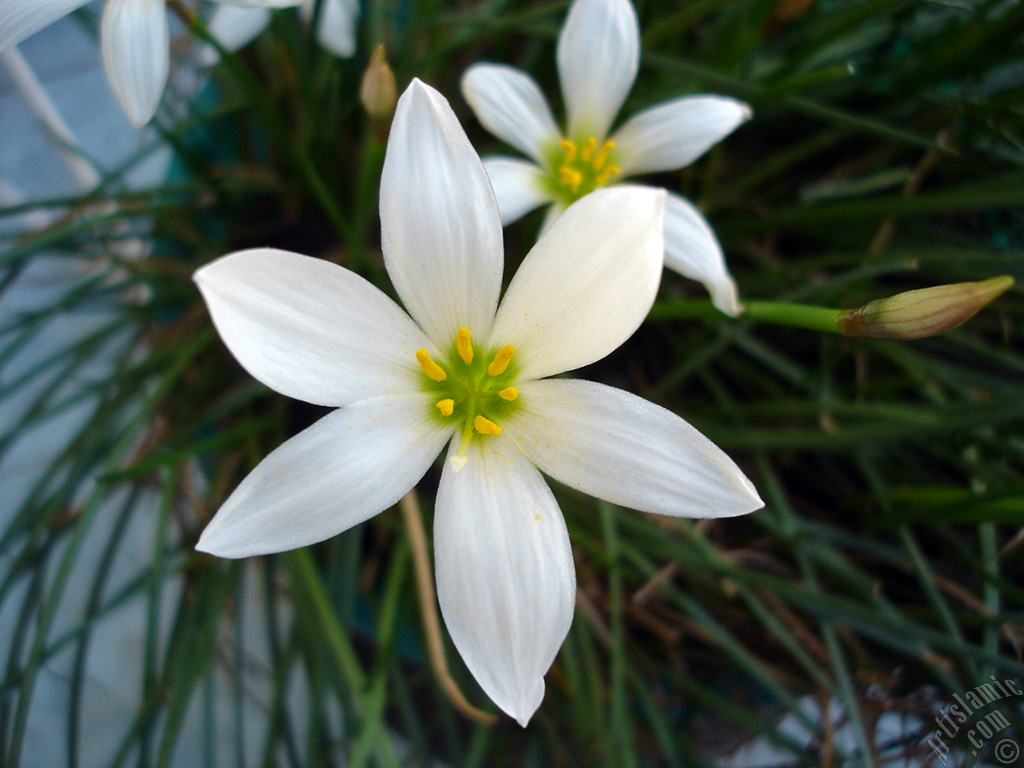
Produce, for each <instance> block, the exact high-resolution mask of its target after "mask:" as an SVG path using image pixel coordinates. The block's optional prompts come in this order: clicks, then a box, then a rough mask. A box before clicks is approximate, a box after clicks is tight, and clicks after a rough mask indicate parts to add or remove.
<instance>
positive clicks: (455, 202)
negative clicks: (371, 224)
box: [195, 80, 761, 725]
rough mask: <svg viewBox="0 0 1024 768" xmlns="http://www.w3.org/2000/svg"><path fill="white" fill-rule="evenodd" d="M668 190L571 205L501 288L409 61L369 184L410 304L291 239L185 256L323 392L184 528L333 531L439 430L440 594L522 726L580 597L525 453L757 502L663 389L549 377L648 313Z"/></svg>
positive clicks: (583, 475) (249, 358) (575, 468)
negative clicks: (309, 417)
mask: <svg viewBox="0 0 1024 768" xmlns="http://www.w3.org/2000/svg"><path fill="white" fill-rule="evenodd" d="M663 199H664V192H663V191H661V190H653V189H644V188H642V187H620V188H616V189H611V190H603V191H600V192H597V193H595V194H593V195H590V196H588V197H587V198H585V199H583V200H581V201H580V202H578V203H576V204H574V205H572V206H571V207H570V208H569V209H568V210H567V211H566V212H565V214H564V215H563V216H562V217H561V218H560V219H559V220H558V221H557V222H556V223H555V224H554V226H552V227H551V229H550V230H549V231H548V232H547V234H546V235H545V236H544V237H543V238H542V239H541V241H540V242H538V243H537V245H536V246H535V247H534V248H533V250H531V251H530V253H529V254H528V255H527V257H526V259H525V260H524V262H523V264H522V266H521V267H520V269H519V271H518V272H517V273H516V275H515V277H514V278H513V279H512V282H511V284H510V285H509V287H508V290H507V291H506V292H505V296H504V298H503V299H502V301H501V304H500V306H499V303H498V296H499V293H500V289H501V274H502V263H503V254H502V232H501V221H500V214H499V212H498V206H497V203H496V201H495V199H494V195H493V192H492V191H491V187H490V184H489V182H488V179H487V176H486V174H485V173H484V168H483V165H482V164H481V162H480V159H479V157H478V156H477V155H476V153H475V152H474V150H473V148H472V146H471V145H470V143H469V140H468V139H467V137H466V135H465V133H464V132H463V130H462V126H461V125H459V122H458V120H457V118H456V117H455V115H454V113H453V112H452V111H451V108H450V107H449V105H448V102H447V101H445V100H444V98H443V97H442V96H441V95H440V94H438V93H437V92H436V91H434V90H432V89H431V88H429V87H427V86H425V85H423V84H422V83H421V82H419V81H418V80H414V81H413V83H412V84H411V85H410V86H409V88H408V89H407V90H406V92H405V94H404V95H403V96H402V98H401V99H400V100H399V102H398V107H397V110H396V113H395V119H394V124H393V126H392V129H391V135H390V138H389V141H388V148H387V155H386V159H385V162H384V171H383V177H382V179H381V191H380V217H381V231H382V238H381V239H382V245H383V252H384V260H385V265H386V267H387V270H388V274H389V275H390V276H391V279H392V281H393V282H394V286H395V290H396V291H397V292H398V294H399V296H400V297H401V299H402V302H403V303H404V304H405V307H406V309H407V310H408V314H406V313H405V312H404V311H403V310H402V309H401V308H400V307H399V306H398V305H396V304H395V303H394V302H393V301H392V300H391V299H389V298H388V297H387V296H385V295H384V294H383V293H382V292H381V291H380V290H378V289H377V288H375V287H374V286H372V285H371V284H370V283H368V282H367V281H365V280H364V279H363V278H361V277H359V276H357V275H356V274H354V273H353V272H350V271H348V270H346V269H344V268H342V267H339V266H336V265H333V264H330V263H327V262H325V261H320V260H316V259H312V258H308V257H306V256H300V255H297V254H293V253H288V252H285V251H278V250H273V249H269V248H260V249H255V250H248V251H241V252H239V253H234V254H231V255H229V256H225V257H223V258H221V259H219V260H217V261H215V262H213V263H211V264H209V265H207V266H205V267H203V268H202V269H200V270H199V271H198V272H196V274H195V281H196V283H197V284H198V285H199V288H200V290H201V291H202V294H203V297H204V298H205V300H206V303H207V305H208V307H209V309H210V314H211V316H212V317H213V322H214V324H215V325H216V327H217V330H218V331H219V332H220V335H221V337H222V338H223V339H224V342H225V343H226V344H227V346H228V347H229V348H230V349H231V351H232V353H233V354H234V355H235V357H236V358H237V359H238V360H239V362H240V363H241V364H242V365H243V366H244V367H245V368H246V369H247V370H248V371H249V372H250V373H251V374H252V375H253V376H255V377H256V378H257V379H259V380H260V381H262V382H263V383H265V384H267V385H268V386H269V387H271V388H273V389H276V390H277V391H278V392H282V393H284V394H286V395H289V396H291V397H295V398H298V399H301V400H305V401H307V402H311V403H317V404H320V405H330V406H338V410H336V411H333V412H332V413H330V414H328V415H327V416H325V417H324V418H322V419H321V420H320V421H318V422H317V423H316V424H314V425H313V426H312V427H310V428H309V429H307V430H305V431H304V432H302V433H300V434H299V435H297V436H295V437H293V438H292V439H291V440H289V441H288V442H286V443H285V444H284V445H282V446H280V447H279V448H277V449H276V450H275V451H273V452H272V453H271V454H270V455H269V456H268V457H267V458H266V459H264V460H263V461H262V462H261V463H260V464H259V466H257V467H256V469H255V470H253V472H252V473H251V474H250V475H249V476H248V477H247V478H245V480H243V481H242V483H241V485H239V486H238V488H237V489H236V490H235V491H234V493H233V494H232V495H231V496H230V497H229V498H228V500H227V501H226V502H225V503H224V505H223V506H222V507H221V509H220V510H219V511H218V512H217V514H216V516H215V517H214V518H213V520H212V521H211V522H210V524H209V526H208V527H207V528H206V530H205V531H204V532H203V535H202V537H201V538H200V540H199V544H198V548H199V549H201V550H204V551H207V552H211V553H213V554H217V555H221V556H223V557H244V556H247V555H256V554H261V553H267V552H277V551H281V550H286V549H291V548H294V547H301V546H304V545H307V544H312V543H314V542H317V541H321V540H323V539H326V538H328V537H331V536H334V535H336V534H338V533H340V532H341V531H344V530H345V529H347V528H349V527H351V526H353V525H355V524H357V523H360V522H362V521H364V520H366V519H367V518H369V517H371V516H373V515H376V514H377V513H378V512H380V511H381V510H383V509H386V508H387V507H389V506H391V505H392V504H394V503H395V502H396V501H398V500H399V499H400V498H401V497H402V496H403V495H405V494H406V493H407V492H408V491H409V489H411V488H412V487H413V486H414V485H415V484H416V483H417V482H418V481H419V479H420V477H422V476H423V474H424V473H425V472H426V470H427V468H428V467H429V466H430V465H431V463H432V462H433V461H434V459H435V458H436V457H437V455H438V454H439V453H440V452H441V451H442V449H443V448H444V446H445V444H448V459H447V461H445V463H444V468H443V470H442V473H441V482H440V488H439V490H438V496H437V504H436V507H435V516H434V552H435V561H436V569H437V587H438V595H439V600H440V603H441V610H442V613H443V615H444V619H445V623H446V624H447V626H448V630H449V632H450V633H451V636H452V639H453V640H454V642H455V646H456V648H458V650H459V653H460V654H462V657H463V659H464V660H465V662H466V665H467V666H468V667H469V669H470V671H471V672H472V673H473V675H474V676H475V677H476V679H477V681H478V682H479V683H480V685H481V686H482V687H483V689H484V691H485V692H486V693H487V695H489V696H490V697H491V698H492V699H493V700H494V702H495V703H496V704H497V705H498V706H499V707H501V708H502V709H503V710H504V711H505V712H507V713H509V714H510V715H512V716H513V717H514V718H516V720H518V721H519V722H520V723H521V724H523V725H525V724H526V723H527V721H528V720H529V719H530V717H531V716H532V715H533V713H534V711H536V709H537V707H538V706H539V705H540V701H541V699H542V697H543V695H544V681H543V676H544V674H545V672H546V671H547V669H548V667H549V666H550V665H551V662H552V661H553V659H554V658H555V654H556V653H557V651H558V648H559V646H560V645H561V643H562V640H563V639H564V638H565V635H566V633H567V632H568V629H569V624H570V623H571V621H572V615H573V603H574V595H575V574H574V570H573V562H572V553H571V550H570V546H569V539H568V536H567V533H566V527H565V522H564V520H563V519H562V514H561V512H560V510H559V508H558V504H557V503H556V501H555V498H554V496H553V495H552V492H551V490H550V489H549V488H548V485H547V483H546V482H545V480H544V478H543V477H542V476H541V472H540V471H539V470H542V471H544V472H545V473H547V474H549V475H551V476H552V477H553V478H555V479H557V480H559V481H561V482H563V483H565V484H567V485H570V486H572V487H574V488H577V489H579V490H581V491H584V492H586V493H589V494H592V495H594V496H598V497H600V498H603V499H607V500H609V501H611V502H613V503H615V504H621V505H624V506H627V507H632V508H635V509H640V510H646V511H649V512H657V513H660V514H666V515H684V516H689V517H721V516H729V515H739V514H743V513H746V512H750V511H752V510H754V509H756V508H758V507H760V506H761V500H760V499H759V498H758V496H757V493H756V491H755V490H754V488H753V486H752V485H751V483H750V481H749V480H748V479H747V478H746V477H745V476H744V475H743V473H742V472H741V471H740V470H739V469H738V468H737V467H736V465H735V464H734V463H733V462H732V461H731V460H730V459H729V457H728V456H726V455H725V454H724V453H723V452H722V451H721V450H719V449H718V448H717V447H716V446H715V445H714V444H712V443H711V442H710V441H709V440H708V439H707V438H705V437H703V436H702V435H701V434H700V433H699V432H697V431H696V430H695V429H693V427H691V426H689V425H688V424H687V423H686V422H685V421H683V420H682V419H680V418H679V417H677V416H675V415H674V414H672V413H670V412H669V411H667V410H665V409H664V408H661V407H658V406H656V405H653V404H651V403H648V402H647V401H645V400H643V399H641V398H639V397H636V396H635V395H631V394H628V393H626V392H623V391H621V390H618V389H613V388H611V387H607V386H604V385H601V384H595V383H592V382H587V381H580V380H576V379H546V378H544V377H547V376H552V375H554V374H558V373H561V372H563V371H567V370H571V369H574V368H578V367H580V366H582V365H586V364H588V363H592V362H594V361H595V360H598V359H600V358H602V357H604V356H605V355H607V354H608V353H609V352H611V351H612V350H613V349H615V348H616V347H617V346H619V345H620V344H621V343H622V342H623V341H625V340H626V339H627V338H628V337H629V336H630V335H631V334H632V333H633V332H634V331H635V330H636V328H637V327H638V326H639V325H640V323H641V322H642V320H643V318H644V316H645V315H646V314H647V311H648V310H649V308H650V307H651V304H652V303H653V301H654V296H655V293H656V291H657V288H658V283H659V279H660V275H661V269H662V266H661V262H662V259H661V254H662V248H663V243H662V239H663V238H662V231H663V211H664V203H663ZM538 468H539V469H538Z"/></svg>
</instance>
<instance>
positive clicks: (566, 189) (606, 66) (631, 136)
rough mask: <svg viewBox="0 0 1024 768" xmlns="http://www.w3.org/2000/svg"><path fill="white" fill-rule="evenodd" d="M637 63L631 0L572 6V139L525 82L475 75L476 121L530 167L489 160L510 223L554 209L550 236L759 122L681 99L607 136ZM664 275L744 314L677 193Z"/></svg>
mask: <svg viewBox="0 0 1024 768" xmlns="http://www.w3.org/2000/svg"><path fill="white" fill-rule="evenodd" d="M639 61H640V29H639V26H638V24H637V18H636V11H635V10H634V9H633V5H632V3H631V2H630V0H574V2H573V4H572V5H571V6H570V8H569V15H568V17H567V18H566V20H565V25H564V26H563V27H562V31H561V34H560V35H559V37H558V51H557V63H558V74H559V79H560V80H561V83H562V95H563V97H564V100H565V106H566V111H567V121H566V129H565V132H564V133H563V132H562V131H561V130H559V128H558V126H557V124H556V123H555V119H554V117H553V116H552V114H551V109H550V108H549V107H548V103H547V100H546V99H545V98H544V94H543V93H542V92H541V90H540V88H539V87H538V86H537V84H536V83H535V82H534V80H533V79H532V78H531V77H530V76H529V75H527V74H526V73H525V72H521V71H520V70H518V69H515V68H513V67H508V66H503V65H498V64H476V65H474V66H472V67H470V68H469V69H468V70H466V73H465V74H464V75H463V77H462V92H463V94H464V95H465V98H466V101H467V102H469V105H470V107H472V109H473V111H474V112H475V113H476V116H477V118H478V119H479V120H480V122H481V123H482V124H483V126H484V127H485V128H486V129H487V130H488V131H490V132H491V133H493V134H494V135H495V136H497V137H498V138H499V139H501V140H502V141H504V142H506V143H508V144H510V145H512V146H513V147H515V148H516V149H518V150H519V151H520V152H523V153H524V154H525V155H527V156H528V157H529V158H530V159H531V160H532V161H533V162H532V163H526V162H524V161H521V160H515V159H513V158H508V157H488V158H484V167H485V168H486V169H487V172H488V173H489V174H490V175H491V181H492V183H493V184H494V192H495V194H496V195H497V197H498V206H499V207H500V209H501V217H502V221H503V222H504V223H505V224H509V223H511V222H513V221H515V220H516V219H518V218H519V217H521V216H522V215H523V214H525V213H527V212H528V211H531V210H533V209H534V208H536V207H538V206H540V205H544V204H548V203H549V204H550V205H551V209H550V212H549V214H548V216H547V217H546V218H545V224H544V228H546V227H548V226H550V224H551V222H553V221H554V220H555V219H556V218H557V217H558V215H559V214H560V213H561V212H562V211H563V210H565V209H566V207H567V206H569V205H570V204H571V203H573V202H574V201H576V200H578V199H580V198H581V197H583V196H584V195H586V194H588V193H590V192H592V191H594V190H595V189H601V188H603V187H607V186H610V185H614V184H618V183H620V182H621V181H623V180H624V179H626V178H627V177H630V176H635V175H637V174H641V173H650V172H657V171H669V170H675V169H677V168H682V167H684V166H686V165H689V164H690V163H692V162H693V161H694V160H696V159H697V158H698V157H700V156H701V155H703V154H704V153H705V152H706V151H707V150H708V149H709V148H711V147H712V146H713V145H714V144H716V143H717V142H719V141H721V140H722V139H723V138H725V137H726V136H728V135H729V134H730V133H732V131H733V130H735V128H736V127H737V126H739V125H740V124H741V123H743V122H744V121H745V120H747V119H749V118H750V115H751V112H750V108H749V107H748V106H747V105H746V104H743V103H741V102H739V101H736V100H735V99H730V98H727V97H725V96H684V97H682V98H678V99H674V100H672V101H669V102H666V103H664V104H660V105H658V106H655V107H651V108H649V109H646V110H644V111H642V112H640V113H639V114H637V115H634V116H633V117H632V118H631V119H630V120H628V121H627V122H626V123H625V124H624V125H623V126H622V127H621V128H619V129H618V130H617V131H615V132H614V133H612V134H611V135H610V136H609V133H610V131H611V126H612V123H613V122H614V120H615V116H616V115H617V114H618V112H619V108H620V107H621V106H622V102H623V101H624V100H625V98H626V95H627V94H628V93H629V89H630V88H631V87H632V86H633V81H634V80H635V79H636V74H637V68H638V66H639ZM542 231H543V230H542ZM665 265H666V266H667V267H670V268H671V269H674V270H675V271H676V272H679V273H681V274H683V275H685V276H686V277H689V278H691V279H693V280H698V281H700V282H702V283H703V284H704V285H705V287H706V288H707V289H708V292H709V293H710V294H711V298H712V301H713V302H714V304H715V306H716V307H718V309H720V310H721V311H722V312H725V313H726V314H728V315H732V316H736V315H739V314H740V313H741V312H742V311H743V307H742V305H741V304H740V302H739V298H738V295H737V290H736V284H735V282H734V281H733V279H732V276H731V275H730V274H729V271H728V268H727V267H726V265H725V257H724V256H723V254H722V249H721V247H720V246H719V245H718V240H717V239H716V238H715V235H714V232H712V230H711V227H710V226H708V223H707V221H705V219H704V217H703V216H702V215H701V214H700V212H699V211H698V210H697V209H696V208H695V207H694V206H693V205H691V204H690V203H689V202H687V201H686V200H684V199H683V198H682V197H680V196H679V195H676V194H670V195H669V204H668V218H667V224H666V229H665Z"/></svg>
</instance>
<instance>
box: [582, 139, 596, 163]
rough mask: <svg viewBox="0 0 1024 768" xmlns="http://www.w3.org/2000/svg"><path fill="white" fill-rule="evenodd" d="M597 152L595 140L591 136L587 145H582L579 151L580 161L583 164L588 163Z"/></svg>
mask: <svg viewBox="0 0 1024 768" xmlns="http://www.w3.org/2000/svg"><path fill="white" fill-rule="evenodd" d="M596 151H597V139H596V138H594V137H593V136H591V137H590V138H589V139H587V143H586V144H584V145H583V149H581V150H580V160H582V161H583V162H584V163H589V162H590V158H592V157H593V156H594V153H595V152H596Z"/></svg>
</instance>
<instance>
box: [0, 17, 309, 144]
mask: <svg viewBox="0 0 1024 768" xmlns="http://www.w3.org/2000/svg"><path fill="white" fill-rule="evenodd" d="M215 1H216V2H232V3H236V4H239V5H248V6H253V7H260V8H264V9H266V8H284V7H287V6H292V5H298V4H299V3H300V2H302V0H215ZM88 2H89V0H0V52H2V51H5V50H7V49H8V48H10V47H12V46H15V45H17V44H18V43H20V42H21V41H22V40H24V39H25V38H27V37H29V36H30V35H33V34H35V33H36V32H38V31H39V30H40V29H42V28H43V27H45V26H47V25H48V24H52V23H53V22H55V21H56V20H57V19H59V18H61V17H62V16H66V15H67V14H69V13H71V12H72V11H75V10H77V9H78V8H81V7H82V6H83V5H85V4H86V3H88ZM100 49H101V51H102V54H103V67H104V69H106V72H107V80H108V81H109V82H110V87H111V88H112V89H113V90H114V95H116V96H117V100H118V102H120V104H121V108H122V109H123V110H124V112H125V114H126V115H128V119H129V120H131V121H132V124H134V125H136V126H142V125H145V124H146V123H148V122H149V121H150V119H152V117H153V115H154V114H155V113H156V108H157V105H158V104H159V103H160V97H161V96H162V95H163V92H164V87H165V86H166V85H167V74H168V72H169V70H170V36H169V33H168V29H167V10H166V9H165V7H164V0H107V3H106V5H104V6H103V19H102V21H101V23H100Z"/></svg>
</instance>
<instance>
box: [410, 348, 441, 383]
mask: <svg viewBox="0 0 1024 768" xmlns="http://www.w3.org/2000/svg"><path fill="white" fill-rule="evenodd" d="M416 362H418V363H419V364H420V368H422V369H423V372H424V373H425V374H427V377H428V378H430V379H433V380H434V381H444V380H445V379H447V378H448V374H447V373H445V372H444V368H442V367H441V366H440V365H438V364H437V363H435V362H434V361H433V360H431V359H430V353H429V352H427V350H425V349H417V350H416Z"/></svg>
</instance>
